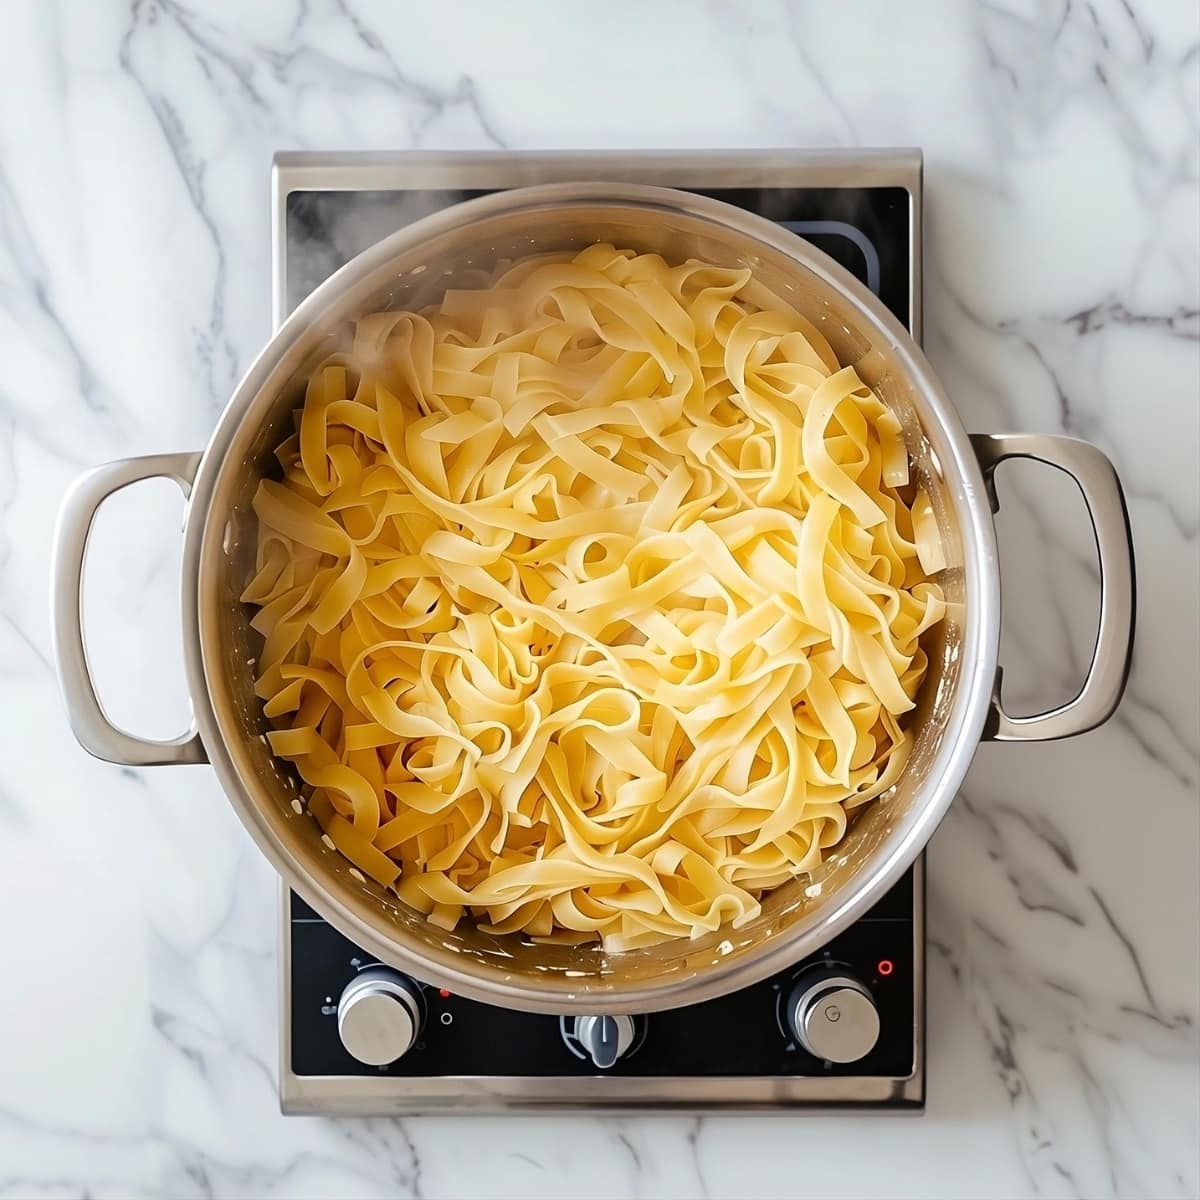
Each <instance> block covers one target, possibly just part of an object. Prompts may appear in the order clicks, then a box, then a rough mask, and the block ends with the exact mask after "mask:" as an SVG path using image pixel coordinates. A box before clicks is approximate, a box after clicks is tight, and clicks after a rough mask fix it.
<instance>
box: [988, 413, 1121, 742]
mask: <svg viewBox="0 0 1200 1200" xmlns="http://www.w3.org/2000/svg"><path fill="white" fill-rule="evenodd" d="M971 444H972V445H973V446H974V449H975V454H976V456H977V457H978V459H979V465H980V467H981V468H982V469H983V480H984V484H985V485H986V487H987V492H988V499H989V500H990V501H991V505H992V512H999V510H1000V501H999V499H998V498H997V496H996V484H995V472H996V467H997V466H999V464H1000V463H1002V462H1003V461H1004V460H1005V459H1006V458H1032V459H1034V460H1035V461H1036V462H1042V463H1048V464H1049V465H1050V466H1052V467H1057V468H1058V469H1059V470H1060V471H1065V472H1066V473H1067V474H1068V475H1070V476H1071V478H1072V479H1073V480H1074V481H1075V483H1076V484H1077V485H1078V487H1079V490H1080V491H1081V492H1082V493H1083V502H1084V504H1086V505H1087V510H1088V516H1089V517H1091V520H1092V532H1093V533H1094V534H1095V536H1096V550H1097V552H1098V554H1099V557H1100V628H1099V630H1098V631H1097V634H1096V646H1095V649H1094V650H1093V651H1092V662H1091V665H1090V666H1089V667H1088V673H1087V678H1086V679H1084V681H1083V686H1082V687H1081V688H1080V689H1079V694H1078V695H1077V696H1076V697H1075V699H1074V700H1071V701H1068V703H1066V704H1063V705H1061V706H1060V707H1058V708H1055V709H1051V710H1050V711H1049V712H1044V713H1037V714H1036V715H1034V716H1030V717H1010V716H1009V715H1008V713H1006V712H1005V711H1004V705H1003V703H1002V701H1001V695H1000V687H1001V677H1002V674H1003V670H1002V668H1000V667H997V669H996V685H995V689H994V690H993V693H992V708H991V712H990V713H989V715H988V720H987V724H986V725H985V726H984V732H983V738H984V740H985V741H995V742H1048V741H1052V740H1054V739H1055V738H1065V737H1074V736H1075V735H1076V734H1079V733H1087V731H1088V730H1089V729H1095V728H1096V726H1097V725H1103V724H1104V722H1105V721H1107V720H1108V718H1109V717H1111V716H1112V714H1113V712H1114V711H1115V710H1116V707H1117V704H1118V703H1119V702H1120V699H1121V694H1122V693H1123V692H1124V691H1125V681H1126V680H1127V679H1128V678H1129V660H1130V655H1131V654H1132V652H1133V626H1134V615H1135V607H1136V606H1135V595H1134V573H1133V537H1132V534H1131V533H1130V529H1129V513H1128V511H1127V510H1126V508H1125V496H1124V494H1123V493H1122V491H1121V481H1120V480H1119V479H1118V478H1117V472H1116V470H1115V468H1114V467H1113V465H1112V463H1111V462H1110V461H1109V459H1108V458H1107V457H1106V456H1105V455H1104V454H1103V453H1102V452H1101V451H1100V450H1099V449H1097V448H1096V447H1095V446H1093V445H1092V444H1091V443H1090V442H1083V441H1080V440H1079V439H1077V438H1070V437H1060V436H1057V435H1054V434H1040V433H978V434H972V435H971Z"/></svg>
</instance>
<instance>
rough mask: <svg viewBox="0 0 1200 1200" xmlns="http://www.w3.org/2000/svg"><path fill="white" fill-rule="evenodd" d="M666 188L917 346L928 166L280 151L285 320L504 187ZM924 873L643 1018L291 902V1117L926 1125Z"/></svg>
mask: <svg viewBox="0 0 1200 1200" xmlns="http://www.w3.org/2000/svg"><path fill="white" fill-rule="evenodd" d="M587 179H594V180H604V181H607V182H636V183H644V184H658V185H661V186H667V187H675V188H682V189H684V190H687V191H694V192H700V193H703V194H704V195H707V196H712V197H715V198H717V199H720V200H724V201H726V202H728V203H730V204H734V205H737V206H738V207H741V208H745V209H749V210H750V211H752V212H756V213H758V214H760V215H762V216H765V217H769V218H770V219H772V220H774V221H778V222H779V223H780V224H782V225H784V226H786V227H787V228H788V229H791V230H793V231H794V232H796V233H798V234H800V235H801V236H802V237H804V238H807V239H808V240H809V241H810V242H812V243H814V244H815V245H816V246H818V247H819V248H820V249H821V250H824V251H825V253H827V254H828V255H830V256H831V257H832V258H834V259H835V260H836V261H837V262H839V263H840V264H841V265H842V266H843V267H845V268H847V269H848V270H850V271H851V272H853V273H854V274H855V275H856V276H857V277H858V278H859V279H861V280H862V281H863V282H864V283H865V284H866V285H867V287H869V288H870V289H871V290H872V291H873V292H875V293H876V294H877V295H878V296H879V297H880V299H882V300H883V302H884V303H885V304H886V305H887V306H888V307H889V308H890V309H891V310H892V312H893V313H895V314H896V316H897V317H898V318H899V319H900V320H901V321H903V322H904V323H905V324H906V325H907V326H908V328H909V329H910V330H912V333H913V335H914V337H916V338H917V339H918V340H919V339H920V335H921V155H920V153H919V152H918V151H859V150H854V151H841V152H821V153H802V152H789V151H777V150H764V151H738V152H725V151H715V152H710V153H671V152H667V153H662V152H656V153H644V152H639V153H625V152H618V151H610V152H603V153H592V154H570V153H550V154H516V153H512V154H510V153H469V154H424V153H420V154H279V155H277V156H276V159H275V167H274V177H273V194H274V231H273V232H274V237H273V256H274V280H275V310H274V315H275V323H276V324H277V325H278V324H279V323H280V322H281V321H282V320H283V318H284V317H285V316H286V315H287V314H288V313H289V312H290V311H291V310H292V309H293V308H294V307H295V306H296V305H297V304H298V303H299V302H300V301H301V300H302V299H303V298H304V297H305V296H306V295H308V293H309V292H310V291H312V289H313V288H315V287H316V286H317V285H318V284H319V283H321V282H322V281H323V280H324V279H326V278H327V277H328V276H329V275H330V274H332V273H333V272H334V271H335V270H336V269H337V268H338V267H340V266H341V265H342V264H343V263H345V262H346V261H348V260H349V259H350V258H352V257H354V255H356V254H357V253H359V251H361V250H364V249H366V248H367V247H368V246H370V245H371V244H372V243H374V242H376V241H378V240H379V239H380V238H382V237H384V236H386V235H387V234H389V233H391V232H393V231H394V230H395V229H397V228H399V227H400V226H402V225H405V224H408V223H409V222H411V221H414V220H416V219H418V218H419V217H422V216H425V215H427V214H428V213H431V212H435V211H437V210H438V209H441V208H444V207H446V206H447V205H450V204H455V203H457V202H458V201H460V200H466V199H470V198H472V197H474V196H480V195H484V194H486V193H488V192H493V191H498V190H500V189H503V188H511V187H517V186H522V185H527V184H534V183H550V182H555V181H568V180H587ZM924 912H925V893H924V876H923V864H922V862H921V861H918V862H917V864H916V865H915V866H914V867H913V869H912V870H910V871H909V872H908V873H907V874H906V875H905V876H904V877H903V879H901V881H900V882H899V883H898V884H897V885H896V886H895V887H894V888H893V889H892V890H891V891H890V892H889V893H888V894H887V896H885V897H884V899H883V900H882V901H881V902H880V903H879V904H878V905H877V906H876V907H875V908H874V909H872V910H871V912H869V913H868V914H867V915H866V916H865V917H863V918H862V919H861V920H860V921H858V923H857V924H855V925H853V926H852V927H851V928H850V929H848V930H846V931H845V932H844V933H843V934H841V935H840V936H839V937H837V938H835V939H834V940H833V941H832V942H830V943H829V944H828V945H827V946H825V947H824V949H823V950H821V951H820V952H819V953H818V954H816V955H814V956H812V957H810V958H808V959H806V960H804V961H802V962H798V963H796V965H795V966H794V967H793V968H791V969H790V970H787V971H784V972H782V973H781V974H779V975H776V976H774V977H772V978H770V979H767V980H764V981H763V982H762V983H758V984H755V985H754V986H752V987H748V988H745V989H743V990H742V991H738V992H734V993H733V994H731V995H727V996H723V997H720V998H719V999H715V1000H709V1001H706V1002H705V1003H702V1004H696V1005H693V1006H691V1007H687V1008H679V1009H673V1010H671V1011H668V1012H659V1013H651V1014H649V1015H648V1016H639V1017H632V1018H631V1017H612V1018H606V1017H604V1016H603V1015H602V1014H597V1015H596V1016H594V1017H580V1018H570V1019H567V1018H561V1019H560V1018H556V1017H553V1016H540V1015H535V1014H530V1013H519V1012H512V1011H510V1010H508V1009H502V1008H494V1007H492V1006H490V1005H486V1004H480V1003H477V1002H475V1001H472V1000H467V999H465V998H463V997H461V996H456V995H452V994H450V993H449V992H446V991H445V990H439V989H436V988H431V987H428V986H426V985H424V984H422V983H421V982H420V981H419V980H414V979H411V978H407V977H405V976H403V975H401V974H400V973H399V972H396V971H393V970H391V969H390V968H387V967H384V966H382V965H381V964H379V963H377V962H373V961H372V960H371V959H370V957H369V956H368V955H367V954H366V953H365V952H364V951H362V950H360V949H358V948H357V947H356V946H355V945H354V944H353V943H352V942H350V941H348V940H347V939H346V938H344V937H343V936H342V935H341V934H340V933H338V932H337V931H336V930H335V929H334V928H333V927H332V926H330V925H328V924H327V923H326V922H325V921H323V920H322V919H321V918H320V917H319V916H317V914H316V913H315V912H314V911H313V910H312V909H311V908H309V907H308V905H306V904H305V903H304V902H303V901H302V900H300V898H299V897H297V896H295V895H293V894H291V893H290V892H287V891H285V892H284V895H283V899H282V945H281V954H280V962H281V967H282V997H283V1012H282V1021H281V1028H280V1070H279V1093H280V1102H281V1105H282V1108H283V1111H284V1112H286V1113H344V1114H349V1113H358V1114H380V1115H385V1114H391V1115H397V1114H403V1113H420V1112H443V1113H446V1112H464V1113H465V1112H481V1111H489V1110H491V1111H508V1110H521V1109H527V1110H528V1109H543V1110H545V1109H555V1108H581V1109H595V1110H601V1109H603V1110H620V1109H706V1108H730V1109H752V1108H757V1109H796V1108H804V1109H822V1108H826V1109H830V1108H835V1109H836V1108H854V1107H858V1108H870V1109H876V1110H881V1111H909V1112H912V1111H920V1110H921V1109H922V1108H923V1107H924V1102H925V1074H924V1069H925V1054H924V1025H925V1006H924V983H925V939H924Z"/></svg>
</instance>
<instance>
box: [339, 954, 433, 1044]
mask: <svg viewBox="0 0 1200 1200" xmlns="http://www.w3.org/2000/svg"><path fill="white" fill-rule="evenodd" d="M424 1008H425V1005H424V1001H423V1000H422V998H421V989H420V987H419V986H418V985H417V984H415V983H414V982H413V981H412V980H411V979H408V978H407V977H406V976H404V975H401V974H400V973H399V972H398V971H392V970H389V969H388V968H387V967H368V968H367V969H366V970H364V971H360V972H359V973H358V974H357V975H356V976H355V977H354V978H353V979H352V980H350V982H349V983H348V984H346V987H345V990H344V991H343V992H342V995H341V999H340V1000H338V1007H337V1024H338V1036H339V1037H340V1038H341V1039H342V1045H343V1046H345V1047H346V1050H347V1051H348V1052H349V1053H350V1054H351V1055H353V1057H354V1058H356V1059H358V1061H359V1062H360V1063H365V1064H366V1065H367V1066H369V1067H385V1066H387V1065H388V1064H389V1063H394V1062H395V1061H396V1060H397V1059H398V1058H401V1057H403V1055H405V1054H406V1053H407V1052H408V1051H409V1050H411V1049H412V1046H413V1043H414V1042H415V1041H416V1040H417V1035H418V1034H419V1033H420V1032H421V1023H422V1018H423V1016H424Z"/></svg>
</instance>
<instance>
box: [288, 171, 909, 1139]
mask: <svg viewBox="0 0 1200 1200" xmlns="http://www.w3.org/2000/svg"><path fill="white" fill-rule="evenodd" d="M586 179H593V180H603V181H605V182H609V183H612V182H631V183H648V184H659V185H661V186H666V187H679V188H689V187H691V188H699V187H709V188H711V187H902V188H904V189H906V190H907V192H908V194H909V197H910V205H911V208H910V214H911V219H910V222H909V231H910V232H909V265H910V270H909V279H910V293H909V311H910V312H911V313H912V320H911V325H912V331H913V336H914V337H915V338H916V339H917V340H918V341H920V338H921V179H922V162H921V152H920V151H919V150H822V151H794V150H736V151H735V150H730V151H709V152H693V151H665V152H662V151H652V152H650V151H633V152H630V151H623V150H622V151H614V150H605V151H593V152H566V151H551V152H535V153H523V152H508V151H503V152H490V151H478V152H476V151H472V152H462V153H460V152H447V153H426V152H412V153H409V152H405V153H396V154H393V153H331V154H325V153H292V152H288V153H279V154H277V155H276V156H275V162H274V169H273V171H272V177H271V191H272V213H273V217H272V231H271V234H272V236H271V251H272V265H273V293H274V323H275V325H276V326H278V325H279V324H280V323H281V322H282V321H283V318H284V316H285V315H286V311H287V199H288V196H289V195H290V194H291V193H293V192H305V191H390V190H404V189H412V188H450V189H455V188H470V189H474V188H481V189H483V188H505V187H519V186H522V185H525V184H533V183H553V182H566V181H569V180H586ZM913 890H914V896H913V1012H914V1013H915V1014H916V1017H915V1027H914V1038H913V1066H914V1069H913V1073H912V1074H911V1075H908V1076H906V1077H895V1078H889V1077H880V1076H861V1077H860V1076H828V1077H825V1076H746V1077H743V1076H729V1077H720V1078H697V1077H690V1076H685V1077H655V1078H633V1077H629V1076H620V1075H596V1076H591V1077H587V1078H573V1077H566V1076H466V1075H458V1076H439V1077H430V1078H397V1077H394V1076H357V1075H322V1076H302V1075H296V1074H294V1073H293V1071H292V1069H291V1063H292V1038H291V1000H292V998H291V953H292V941H291V921H290V919H289V906H288V902H287V899H288V898H287V891H286V888H282V889H281V893H280V896H281V900H280V913H281V927H280V954H279V968H280V996H281V1000H282V1004H281V1015H280V1023H279V1100H280V1107H281V1108H282V1110H283V1111H284V1112H285V1113H309V1114H315V1113H320V1114H326V1115H347V1116H348V1115H362V1116H367V1115H387V1116H402V1115H407V1114H415V1113H434V1112H442V1113H448V1112H460V1113H486V1112H521V1111H526V1112H537V1111H541V1112H546V1111H554V1110H556V1109H574V1110H578V1109H585V1110H589V1109H590V1110H593V1111H605V1112H620V1111H638V1110H646V1109H655V1110H662V1111H667V1110H687V1111H699V1110H710V1109H727V1110H736V1111H788V1110H792V1111H794V1110H797V1109H802V1110H805V1111H822V1110H824V1111H838V1112H841V1111H845V1110H847V1109H854V1108H856V1107H857V1108H864V1109H878V1110H880V1111H883V1112H889V1113H903V1112H920V1111H921V1109H922V1107H923V1105H924V1100H925V1036H924V1035H925V884H924V860H923V859H918V860H917V863H916V866H915V869H914V871H913Z"/></svg>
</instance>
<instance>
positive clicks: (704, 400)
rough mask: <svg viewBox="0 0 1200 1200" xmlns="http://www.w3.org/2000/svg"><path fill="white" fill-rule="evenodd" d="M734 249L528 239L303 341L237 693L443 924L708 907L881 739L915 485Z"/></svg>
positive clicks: (845, 784) (879, 408)
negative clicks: (704, 252)
mask: <svg viewBox="0 0 1200 1200" xmlns="http://www.w3.org/2000/svg"><path fill="white" fill-rule="evenodd" d="M750 282H751V279H750V272H749V271H746V270H736V269H727V268H720V267H716V266H712V265H709V264H706V263H703V262H697V261H688V262H685V263H682V264H679V265H669V264H668V263H667V262H665V261H664V260H663V259H662V258H660V257H658V256H655V255H648V254H636V253H634V252H632V251H629V250H621V249H617V248H614V247H613V246H611V245H593V246H590V247H588V248H587V249H585V250H583V251H582V252H580V253H577V254H574V255H570V254H563V255H553V256H546V255H543V256H537V257H533V258H530V259H527V260H523V261H519V262H517V263H515V264H513V265H511V266H509V267H508V268H507V269H505V270H504V271H503V272H502V273H500V274H498V275H497V277H496V278H495V280H494V282H493V283H492V285H491V286H489V287H486V288H480V289H477V290H459V291H450V292H448V293H447V294H446V295H445V296H444V298H443V299H442V301H441V302H440V303H439V304H438V305H437V306H436V307H434V308H432V309H429V310H426V311H423V312H420V313H416V312H380V313H376V314H373V315H370V316H366V317H364V318H362V319H361V320H358V321H357V322H356V323H355V324H354V326H353V329H352V330H350V331H348V332H347V335H346V337H345V338H344V340H343V341H342V342H341V343H340V346H339V348H338V349H336V350H335V351H331V352H330V353H329V355H328V357H327V358H325V359H324V361H322V362H321V363H320V365H319V366H317V368H316V369H315V370H314V371H313V372H312V374H311V377H310V379H309V381H308V385H307V392H306V394H305V398H304V403H303V406H302V407H301V408H300V409H299V410H298V412H297V414H296V427H295V433H294V435H293V436H291V437H289V438H288V439H287V440H286V441H285V442H284V443H283V444H282V445H281V446H280V447H279V449H278V461H279V464H280V467H281V476H280V478H278V479H277V480H271V479H265V480H263V481H262V483H261V484H260V486H259V489H258V492H257V495H256V497H255V501H254V509H255V512H256V514H257V519H258V546H257V568H256V571H255V574H254V577H253V579H252V581H251V582H250V583H249V586H248V587H247V588H246V590H245V594H244V597H243V599H244V600H245V601H246V602H247V603H248V604H250V605H253V606H254V607H255V609H256V611H255V613H254V616H253V625H254V628H255V629H257V630H258V632H259V633H260V634H261V635H262V638H263V648H262V652H261V654H260V655H259V656H258V659H257V663H258V666H257V671H258V676H257V692H258V695H259V696H260V697H261V699H262V701H263V704H264V710H265V713H266V716H267V717H268V718H269V720H270V722H271V724H272V726H273V731H272V732H271V733H270V734H269V735H268V736H269V740H270V744H271V747H272V750H273V752H274V753H275V754H276V755H277V756H279V757H281V758H283V759H286V760H287V761H288V762H290V763H293V764H294V765H295V769H296V771H297V772H298V773H299V776H300V778H301V779H302V781H303V784H304V787H303V795H304V803H305V804H306V805H307V808H308V809H309V811H310V812H311V813H312V815H313V816H315V818H316V820H317V821H318V822H319V823H320V825H321V827H322V829H323V830H324V832H325V834H326V835H327V837H328V839H329V840H330V841H332V843H333V845H334V846H335V847H336V848H337V849H338V850H340V851H341V853H342V854H344V855H345V856H346V857H347V858H348V859H350V860H351V862H352V863H353V864H354V865H355V867H356V868H357V869H358V870H360V871H361V872H365V873H366V875H369V876H371V877H372V878H373V879H375V880H377V881H378V882H379V883H380V884H382V885H384V886H385V887H388V888H392V889H394V890H395V892H396V893H397V894H398V895H399V897H400V898H401V899H402V900H403V901H405V902H406V903H407V904H409V905H412V906H413V907H415V908H416V909H418V910H420V911H421V912H422V913H425V914H427V916H428V919H429V920H430V921H432V922H435V923H436V924H437V925H439V926H442V927H444V928H448V929H449V928H453V927H454V926H455V925H456V923H457V922H458V921H459V920H460V919H462V918H463V917H464V915H468V916H469V918H470V919H473V920H475V921H477V922H478V923H479V924H480V925H482V926H483V927H485V928H486V929H488V930H491V931H496V932H499V933H508V932H515V931H521V932H523V933H524V934H525V935H528V936H531V937H534V938H547V939H556V940H586V939H595V938H600V939H603V943H604V946H605V948H606V949H607V950H611V951H620V950H625V949H629V948H635V947H639V946H643V945H647V944H652V943H655V942H659V941H662V940H665V939H668V938H674V937H693V938H694V937H697V936H700V935H703V934H704V933H706V932H708V931H712V930H716V929H718V928H719V927H720V926H722V924H723V923H725V922H732V923H733V924H734V925H735V926H736V925H738V924H741V923H744V922H746V921H748V920H751V919H753V918H754V917H755V916H756V915H757V914H758V912H759V906H760V903H761V900H762V897H763V895H764V894H765V893H766V892H768V891H769V890H770V889H772V888H775V887H777V886H779V885H780V884H783V883H785V882H786V881H788V880H791V879H794V878H796V877H797V876H802V875H804V874H805V873H807V872H810V871H811V870H812V869H813V868H814V867H816V866H817V864H818V863H819V862H820V861H821V859H822V856H823V855H824V854H825V852H827V851H828V850H829V849H830V847H833V846H836V845H837V843H838V841H839V839H841V838H842V836H843V834H844V832H845V830H846V825H847V814H848V811H849V810H851V809H853V808H854V807H855V806H857V805H862V804H865V803H867V802H868V801H870V800H871V799H872V798H873V797H876V796H878V795H879V794H880V793H882V792H884V791H885V790H886V789H888V788H889V787H890V786H891V785H892V784H893V783H894V781H895V780H896V779H897V777H898V775H899V773H900V772H901V770H902V769H903V767H904V763H905V759H906V757H907V754H908V752H909V747H910V744H911V736H910V734H909V733H908V732H907V731H906V729H905V723H904V718H905V714H906V713H908V712H910V710H911V709H912V708H913V704H914V697H915V696H916V694H917V690H918V688H919V687H920V685H921V681H922V678H923V676H924V674H925V671H926V667H927V660H926V655H925V653H924V651H923V650H922V645H921V639H922V635H923V634H924V633H925V632H926V631H927V630H928V629H930V627H931V626H933V625H934V624H935V623H937V622H938V621H939V620H940V619H941V618H942V616H943V614H944V609H945V605H944V599H943V593H942V590H941V588H940V587H939V585H938V583H937V582H936V579H935V578H934V576H935V575H936V573H937V572H938V570H939V569H940V568H941V567H942V566H943V565H944V563H943V561H942V557H941V549H940V542H939V539H938V533H937V527H936V522H935V520H934V517H933V513H932V509H931V507H930V503H929V498H928V496H927V495H926V494H925V493H924V491H923V490H922V489H921V488H920V487H919V486H917V485H916V484H915V483H913V482H911V481H910V478H909V455H908V452H907V449H906V446H905V442H904V438H903V436H902V430H901V425H900V422H899V421H898V419H897V417H896V416H895V414H894V413H893V412H891V411H890V410H889V409H888V407H887V406H886V405H885V404H884V403H883V402H882V401H881V400H880V398H879V397H878V396H877V395H876V394H875V393H874V392H873V391H872V390H871V389H870V388H869V387H867V386H865V385H864V384H863V382H862V380H861V379H860V378H859V377H858V375H857V374H856V373H855V371H854V369H853V368H852V367H849V366H846V367H843V366H841V365H840V364H839V363H838V361H837V359H836V357H835V356H834V354H833V352H832V351H831V349H830V347H829V345H828V343H827V342H826V340H825V339H824V338H823V337H822V336H821V334H820V333H819V332H818V331H817V329H816V328H814V326H813V325H812V324H811V323H810V322H808V321H807V320H805V319H804V318H803V317H802V316H800V315H798V314H797V313H795V312H792V311H788V310H787V309H786V308H785V307H784V306H782V305H779V306H778V307H771V308H762V307H760V306H758V305H756V304H754V303H752V302H751V301H750V300H748V299H747V298H746V293H747V291H748V290H750V286H749V285H750Z"/></svg>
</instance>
